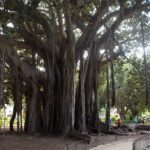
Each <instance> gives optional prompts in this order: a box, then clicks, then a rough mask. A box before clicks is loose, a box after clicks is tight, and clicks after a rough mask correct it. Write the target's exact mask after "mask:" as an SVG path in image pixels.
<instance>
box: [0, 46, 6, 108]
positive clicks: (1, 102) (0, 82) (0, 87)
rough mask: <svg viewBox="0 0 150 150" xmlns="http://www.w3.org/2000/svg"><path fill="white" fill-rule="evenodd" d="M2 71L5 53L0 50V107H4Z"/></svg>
mask: <svg viewBox="0 0 150 150" xmlns="http://www.w3.org/2000/svg"><path fill="white" fill-rule="evenodd" d="M4 71H5V53H4V49H3V50H0V107H1V106H4V103H5V102H4Z"/></svg>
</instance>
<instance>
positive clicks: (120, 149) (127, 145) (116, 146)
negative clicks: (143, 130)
mask: <svg viewBox="0 0 150 150" xmlns="http://www.w3.org/2000/svg"><path fill="white" fill-rule="evenodd" d="M133 141H134V139H131V140H127V141H120V142H114V143H111V144H107V145H103V146H98V147H97V148H93V149H92V150H132V143H133Z"/></svg>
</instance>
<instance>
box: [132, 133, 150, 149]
mask: <svg viewBox="0 0 150 150" xmlns="http://www.w3.org/2000/svg"><path fill="white" fill-rule="evenodd" d="M148 147H149V149H150V134H146V135H144V136H142V137H140V138H138V139H136V140H135V141H134V142H133V150H149V149H148Z"/></svg>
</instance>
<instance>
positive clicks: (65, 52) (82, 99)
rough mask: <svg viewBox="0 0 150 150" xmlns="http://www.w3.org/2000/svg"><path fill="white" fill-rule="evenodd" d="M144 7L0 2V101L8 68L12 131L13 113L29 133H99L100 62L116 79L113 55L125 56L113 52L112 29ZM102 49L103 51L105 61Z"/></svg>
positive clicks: (127, 1)
mask: <svg viewBox="0 0 150 150" xmlns="http://www.w3.org/2000/svg"><path fill="white" fill-rule="evenodd" d="M148 9H150V2H149V1H148V0H132V1H131V0H118V1H117V0H1V1H0V30H1V31H0V61H1V62H3V63H1V64H0V65H1V66H0V67H1V69H0V104H1V106H2V107H3V106H4V102H5V101H6V102H7V100H4V94H3V89H4V88H5V87H4V86H6V85H5V84H4V82H3V81H4V79H3V78H4V74H6V73H4V71H5V70H9V71H8V73H9V75H7V76H9V79H7V80H9V86H10V89H11V94H12V97H13V102H14V109H13V115H12V117H11V120H10V130H13V124H14V120H15V118H17V121H18V125H19V124H21V126H23V127H24V130H25V132H27V133H29V134H32V135H34V134H35V133H45V134H47V133H55V134H65V135H68V134H73V133H74V132H76V133H81V134H82V133H86V131H87V129H88V128H94V129H96V130H97V131H99V118H98V117H99V116H98V115H99V114H98V108H99V98H98V86H99V83H100V81H99V74H100V72H101V66H102V65H104V64H106V63H108V64H110V66H111V67H110V68H112V69H111V72H112V73H111V77H112V83H113V85H114V77H113V76H114V73H113V60H114V59H116V58H117V57H118V56H119V55H121V54H122V51H121V50H120V49H118V51H113V49H114V46H115V45H117V42H115V41H116V40H115V31H116V30H117V28H118V27H119V26H120V24H121V23H122V22H123V21H124V20H126V19H129V18H130V17H135V16H137V15H139V13H140V12H141V11H145V10H147V11H148ZM110 43H113V44H110ZM108 45H109V46H108ZM101 50H105V51H107V59H106V55H101V53H100V51H101ZM85 53H86V54H87V57H85ZM3 56H5V58H4V57H3ZM102 58H103V59H102ZM4 61H5V62H4ZM4 64H5V65H4ZM4 68H5V69H4ZM113 85H112V88H113V90H112V91H113V92H111V94H112V95H111V96H110V97H112V98H111V99H110V100H111V101H110V102H111V103H110V104H112V105H114V104H115V91H114V86H113ZM23 106H24V107H25V108H24V109H25V122H24V124H22V119H21V118H22V109H23ZM20 122H21V123H20Z"/></svg>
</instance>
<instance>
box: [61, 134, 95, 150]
mask: <svg viewBox="0 0 150 150" xmlns="http://www.w3.org/2000/svg"><path fill="white" fill-rule="evenodd" d="M97 145H98V143H97V137H95V138H94V139H93V141H92V142H91V143H89V141H88V140H83V141H79V142H75V143H73V144H70V145H66V147H65V148H64V149H63V150H90V149H91V148H92V147H96V146H97Z"/></svg>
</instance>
